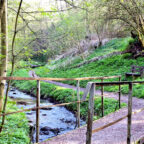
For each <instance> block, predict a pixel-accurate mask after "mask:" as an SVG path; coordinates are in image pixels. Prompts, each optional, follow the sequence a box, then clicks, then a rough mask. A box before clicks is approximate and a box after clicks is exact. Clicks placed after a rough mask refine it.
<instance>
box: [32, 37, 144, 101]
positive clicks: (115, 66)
mask: <svg viewBox="0 0 144 144" xmlns="http://www.w3.org/2000/svg"><path fill="white" fill-rule="evenodd" d="M132 41H133V40H132V39H130V38H125V39H124V38H123V39H114V40H112V41H110V42H109V43H107V44H106V45H105V46H102V47H100V48H98V49H96V50H95V52H94V53H93V54H91V55H90V56H89V57H88V59H91V58H93V57H97V56H100V55H102V54H106V53H110V52H113V51H123V50H125V49H126V48H127V47H128V45H129V43H130V42H132ZM131 65H137V66H144V57H139V58H137V59H133V58H132V56H131V55H130V54H123V55H118V56H112V57H109V58H106V59H103V60H100V61H96V62H92V63H90V64H85V65H83V66H81V67H79V68H73V69H70V68H69V67H66V68H64V69H55V70H51V71H49V72H44V70H45V69H46V67H40V68H37V69H35V71H36V73H37V75H39V76H41V77H57V78H59V77H61V78H62V77H63V78H76V77H100V76H115V75H121V76H122V81H127V80H131V79H126V78H125V73H126V72H130V70H131ZM137 80H144V79H140V78H139V79H137ZM105 81H118V79H110V80H105ZM87 82H88V81H81V82H80V86H81V87H86V84H87ZM64 83H67V84H71V85H76V81H65V82H64ZM105 90H106V91H118V87H117V86H112V87H105ZM122 93H128V87H127V86H122ZM133 95H134V96H137V97H139V98H144V85H139V84H138V85H136V86H134V89H133Z"/></svg>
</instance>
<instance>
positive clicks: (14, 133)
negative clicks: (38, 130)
mask: <svg viewBox="0 0 144 144" xmlns="http://www.w3.org/2000/svg"><path fill="white" fill-rule="evenodd" d="M17 110H18V108H17V106H16V103H15V102H13V101H8V105H7V112H12V111H17ZM0 122H1V119H0ZM29 142H30V138H29V127H28V121H27V118H26V115H25V114H24V113H18V114H13V115H8V116H6V121H5V125H4V128H3V131H2V133H0V144H29Z"/></svg>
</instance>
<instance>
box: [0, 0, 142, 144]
mask: <svg viewBox="0 0 144 144" xmlns="http://www.w3.org/2000/svg"><path fill="white" fill-rule="evenodd" d="M0 40H1V41H0V77H6V76H10V77H30V74H29V73H30V71H34V74H35V75H37V76H39V77H50V78H51V77H52V78H79V77H100V76H101V77H102V76H103V77H104V76H119V75H121V76H122V81H132V80H133V78H132V77H129V78H126V76H125V74H126V73H127V72H130V71H131V66H132V65H135V66H141V67H144V1H143V0H0ZM143 71H144V69H143ZM115 80H116V79H114V80H108V81H115ZM136 80H137V81H142V80H144V78H143V77H142V76H141V77H138V78H137V79H136ZM93 81H95V80H93ZM87 82H88V81H86V80H84V81H81V82H80V87H82V88H85V87H86V85H87ZM62 83H63V84H68V85H72V86H76V84H77V83H76V81H63V82H62ZM36 85H37V84H36V82H35V81H11V80H9V81H5V80H0V114H5V113H7V112H12V111H14V110H19V109H20V108H19V107H18V106H17V105H18V102H17V101H14V100H13V99H12V98H10V97H9V91H10V89H11V87H15V88H17V89H18V90H19V91H22V92H24V93H28V94H31V95H33V96H35V93H36ZM104 90H105V91H107V92H116V91H117V86H114V87H110V86H109V87H105V89H104ZM121 91H122V93H123V94H127V93H128V87H127V86H123V87H122V89H121ZM40 92H41V97H42V98H43V99H49V98H50V99H52V101H54V103H55V102H59V103H66V102H70V101H73V99H74V98H75V97H76V92H75V90H73V89H70V88H68V87H66V88H62V87H61V86H57V85H55V84H52V83H45V82H41V91H40ZM82 94H83V92H80V96H82ZM70 96H71V97H70ZM133 96H134V97H137V98H144V86H143V85H140V84H138V85H136V86H134V89H133ZM104 103H105V106H104V109H105V111H104V115H107V114H109V113H112V112H114V111H115V110H118V109H119V108H118V107H117V100H115V99H109V98H104ZM95 105H96V106H95V107H94V111H95V113H96V115H95V116H94V119H95V120H96V119H99V118H101V117H102V116H101V113H100V109H101V99H100V98H98V99H97V100H96V101H95ZM126 105H127V104H125V103H122V106H121V107H126ZM87 106H88V104H87V103H86V102H84V103H82V104H81V113H80V115H81V118H82V120H84V121H86V120H87ZM66 109H68V110H70V111H71V112H73V113H76V104H72V105H70V106H66ZM14 129H15V130H14ZM31 142H33V140H32V139H31V137H30V128H29V120H28V118H27V114H26V113H19V114H14V115H9V116H5V115H0V144H15V143H16V144H29V143H31Z"/></svg>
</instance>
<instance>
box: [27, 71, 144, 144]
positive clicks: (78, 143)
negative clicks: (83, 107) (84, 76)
mask: <svg viewBox="0 0 144 144" xmlns="http://www.w3.org/2000/svg"><path fill="white" fill-rule="evenodd" d="M29 74H30V75H31V76H36V75H34V74H32V71H31V72H29ZM46 82H48V83H53V84H55V85H58V86H62V87H66V88H71V89H74V90H76V87H74V86H70V85H67V84H62V83H59V82H53V81H46ZM81 90H82V91H84V88H81ZM96 94H100V91H96ZM105 94H107V95H108V96H106V97H108V98H114V99H118V94H116V93H112V92H105ZM121 102H125V103H127V102H128V97H127V96H122V97H121ZM143 107H144V99H138V98H136V97H133V105H132V111H135V110H138V109H140V108H143ZM125 115H127V108H123V109H120V110H119V111H117V112H115V113H112V114H110V115H107V116H105V117H103V118H101V119H99V120H97V121H95V122H94V123H93V129H95V128H98V127H101V126H104V125H105V124H108V123H110V122H113V121H115V120H117V119H119V118H121V117H123V116H125ZM143 136H144V111H143V112H140V113H138V114H136V115H133V116H132V142H133V143H134V142H135V141H136V140H138V139H140V138H141V137H143ZM85 140H86V126H84V127H82V128H79V129H76V130H73V131H71V132H69V133H66V134H64V135H59V136H57V137H54V138H52V139H50V140H49V141H46V142H42V143H40V144H85ZM126 140H127V118H126V119H124V120H122V121H120V122H118V123H116V124H114V125H112V126H110V127H108V128H105V129H103V130H101V131H99V132H97V133H94V134H93V136H92V144H126Z"/></svg>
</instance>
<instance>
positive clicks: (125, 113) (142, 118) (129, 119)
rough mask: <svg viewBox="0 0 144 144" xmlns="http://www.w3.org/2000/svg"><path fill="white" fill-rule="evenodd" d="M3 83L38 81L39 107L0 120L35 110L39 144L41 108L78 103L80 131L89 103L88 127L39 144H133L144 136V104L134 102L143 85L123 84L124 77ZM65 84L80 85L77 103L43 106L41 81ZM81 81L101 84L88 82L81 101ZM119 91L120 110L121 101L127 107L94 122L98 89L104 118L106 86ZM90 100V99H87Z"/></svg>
mask: <svg viewBox="0 0 144 144" xmlns="http://www.w3.org/2000/svg"><path fill="white" fill-rule="evenodd" d="M112 78H118V79H119V80H118V81H117V82H104V80H105V79H112ZM0 80H36V81H37V102H36V107H33V108H29V109H24V110H20V111H15V112H10V113H3V114H1V115H0V116H4V115H5V116H6V115H10V114H15V113H20V112H24V111H29V110H36V142H37V143H38V142H39V111H40V109H42V108H49V107H57V106H65V105H69V104H73V103H77V120H78V123H77V125H78V127H79V126H80V103H82V102H85V101H88V102H89V106H88V120H87V125H86V126H83V127H81V128H77V129H76V130H73V131H71V132H68V133H66V134H64V135H59V136H57V137H54V138H52V139H48V140H47V141H45V142H41V143H40V144H84V143H86V144H126V143H127V144H130V143H132V142H135V141H136V140H138V139H140V138H142V136H144V100H142V99H138V98H133V97H132V90H133V85H135V84H144V81H134V82H122V81H121V76H111V77H91V78H70V79H66V78H24V77H0ZM50 80H51V81H65V80H76V81H77V101H75V102H69V103H62V104H56V105H48V106H40V81H50ZM81 80H101V82H88V84H87V87H86V89H85V92H84V95H83V97H82V99H80V94H79V93H80V86H79V82H80V81H81ZM114 85H117V86H118V87H119V89H118V92H117V96H118V100H119V107H121V101H122V102H127V103H128V107H127V108H123V109H120V110H119V111H117V112H115V113H112V114H110V115H108V116H105V117H103V118H102V119H99V120H97V121H94V122H93V115H94V100H95V88H96V87H99V86H100V87H101V98H102V99H101V100H102V101H101V107H102V108H101V110H102V115H103V114H104V102H103V97H104V96H105V95H104V86H114ZM121 85H128V87H129V94H128V98H127V97H125V98H124V97H123V96H121ZM88 94H90V95H89V98H87V95H88Z"/></svg>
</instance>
